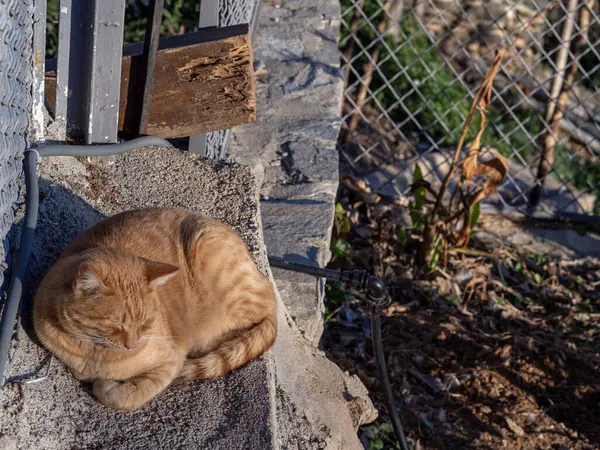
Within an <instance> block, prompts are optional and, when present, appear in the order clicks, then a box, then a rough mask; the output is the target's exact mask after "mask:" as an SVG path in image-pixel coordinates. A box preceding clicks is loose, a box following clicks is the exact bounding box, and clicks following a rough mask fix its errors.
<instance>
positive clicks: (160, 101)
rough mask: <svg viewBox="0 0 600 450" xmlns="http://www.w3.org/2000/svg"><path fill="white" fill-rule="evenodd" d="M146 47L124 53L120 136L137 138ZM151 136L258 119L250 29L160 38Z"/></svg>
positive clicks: (50, 98) (49, 86) (49, 75)
mask: <svg viewBox="0 0 600 450" xmlns="http://www.w3.org/2000/svg"><path fill="white" fill-rule="evenodd" d="M142 53H143V43H136V44H128V45H126V46H125V47H124V48H123V60H122V69H121V96H120V104H119V131H126V132H129V133H132V134H137V131H138V129H137V127H138V123H137V121H138V119H137V118H139V108H140V107H141V106H142V105H141V104H139V103H140V102H139V100H138V99H139V98H140V97H139V91H138V90H139V89H143V82H142V81H143V76H142V70H143V61H142ZM156 59H157V61H156V69H155V72H154V85H153V89H152V100H151V103H150V113H149V117H148V128H147V133H148V134H150V135H154V136H160V137H163V138H175V137H185V136H191V135H195V134H199V133H205V132H208V131H217V130H224V129H228V128H231V127H233V126H236V125H242V124H245V123H249V122H253V121H254V120H255V119H256V97H255V91H254V73H253V68H252V44H251V40H250V32H249V26H248V25H247V24H244V25H236V26H232V27H225V28H214V29H207V30H202V31H200V32H196V33H188V34H183V35H179V36H169V37H165V38H161V39H160V43H159V50H158V54H157V57H156ZM46 101H47V103H48V105H50V107H51V108H54V104H55V101H56V63H55V62H54V61H48V63H47V72H46Z"/></svg>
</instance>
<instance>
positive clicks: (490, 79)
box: [416, 0, 560, 267]
mask: <svg viewBox="0 0 600 450" xmlns="http://www.w3.org/2000/svg"><path fill="white" fill-rule="evenodd" d="M558 1H560V0H554V1H553V2H551V3H549V4H548V5H546V7H545V8H543V9H542V10H540V11H538V12H537V14H535V15H534V16H533V17H532V18H531V19H530V20H529V22H528V23H527V24H526V25H525V26H524V27H523V30H522V31H521V33H519V35H518V36H517V37H516V38H515V39H513V40H512V42H511V43H510V44H509V46H508V47H507V48H506V49H500V50H499V51H498V53H497V54H496V59H495V60H494V63H493V65H492V67H490V68H489V69H488V72H487V74H486V77H485V79H484V80H483V82H482V84H481V87H480V88H479V90H478V91H477V94H476V95H475V99H474V100H473V103H472V105H471V108H470V109H469V114H468V116H467V119H466V121H465V124H464V125H463V129H462V133H461V135H460V138H459V141H458V145H457V146H456V150H455V152H454V156H453V158H452V162H451V164H450V167H449V169H448V173H447V174H446V176H445V177H444V179H443V181H442V185H441V186H440V189H439V191H438V194H437V197H436V199H435V204H434V206H433V209H432V210H431V212H430V213H429V214H427V215H426V216H425V221H424V222H425V223H424V229H423V240H422V242H421V248H420V251H419V252H418V254H417V257H416V261H417V265H418V266H420V267H423V266H424V264H425V260H426V255H427V251H428V249H429V247H430V245H431V241H432V239H433V235H434V234H435V230H436V223H435V221H436V217H437V214H438V211H439V208H440V206H441V203H442V200H443V198H444V194H445V192H446V189H447V187H448V183H449V182H450V179H451V178H452V176H453V175H454V172H455V170H456V167H457V163H458V159H459V157H460V152H461V150H462V148H463V145H464V141H465V139H466V136H467V134H468V132H469V127H470V125H471V121H472V119H473V114H474V112H475V110H476V109H477V110H478V111H479V112H480V115H481V119H482V122H481V125H482V126H480V128H479V132H478V134H477V136H476V140H475V141H474V143H476V145H477V147H479V140H480V139H481V135H482V134H483V131H484V128H485V120H486V119H485V109H486V107H487V105H488V104H489V103H490V101H491V94H492V88H493V83H494V79H495V77H496V74H497V72H498V70H499V68H500V65H501V64H502V61H503V60H504V57H505V56H506V54H507V52H512V51H513V49H514V44H515V42H517V41H519V40H520V39H521V37H522V36H523V35H524V34H525V32H526V31H527V30H528V29H529V28H530V27H531V25H532V24H533V23H534V22H535V21H537V20H538V18H539V17H540V16H541V15H542V14H545V13H547V12H548V11H550V10H551V9H553V8H554V7H555V6H556V5H557V4H558ZM473 150H475V151H476V152H477V153H478V152H479V148H475V145H471V149H470V151H473ZM474 156H476V155H474ZM482 194H483V191H480V192H479V193H478V194H477V196H476V197H475V199H474V200H476V201H471V202H470V204H471V206H472V205H473V204H475V203H477V202H478V201H480V200H481V198H482ZM483 195H485V194H483ZM453 198H454V196H453ZM450 206H451V205H450ZM469 213H470V212H467V213H466V214H465V215H464V217H465V218H464V222H465V223H464V224H463V227H464V226H468V222H469V221H468V220H467V218H468V216H469ZM464 231H465V228H463V233H461V234H463V235H464ZM466 243H468V239H466V240H465V239H463V242H461V244H462V245H465V244H466Z"/></svg>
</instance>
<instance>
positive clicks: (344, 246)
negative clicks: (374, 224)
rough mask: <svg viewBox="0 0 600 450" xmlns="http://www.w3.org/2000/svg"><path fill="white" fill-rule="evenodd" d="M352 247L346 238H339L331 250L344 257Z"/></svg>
mask: <svg viewBox="0 0 600 450" xmlns="http://www.w3.org/2000/svg"><path fill="white" fill-rule="evenodd" d="M349 249H350V243H349V242H348V241H346V240H345V239H338V240H337V241H335V243H334V244H333V245H332V247H331V251H332V252H333V253H335V254H336V255H338V256H341V257H344V256H346V253H348V250H349Z"/></svg>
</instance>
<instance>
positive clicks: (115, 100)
mask: <svg viewBox="0 0 600 450" xmlns="http://www.w3.org/2000/svg"><path fill="white" fill-rule="evenodd" d="M69 12H70V24H69V26H66V27H65V26H62V24H61V28H63V29H67V30H68V31H69V32H70V44H69V48H68V52H67V53H68V67H69V70H68V76H67V79H68V86H66V87H65V86H64V85H63V86H62V89H63V92H62V93H61V95H64V93H65V92H66V93H67V101H66V103H67V109H66V122H67V132H68V134H69V135H70V136H72V137H85V141H86V143H87V144H93V143H114V142H116V141H117V125H118V114H119V95H120V87H121V58H122V52H123V29H124V21H125V2H124V1H123V0H89V1H82V0H78V1H75V2H72V3H71V9H70V10H68V11H67V16H66V17H65V19H67V18H69V17H68V15H69V14H68V13H69ZM62 18H63V16H62V15H61V19H62ZM60 51H61V50H60V49H59V52H60ZM63 58H66V56H63ZM59 59H60V57H59ZM63 63H64V59H63ZM63 70H64V68H63ZM57 94H58V92H57Z"/></svg>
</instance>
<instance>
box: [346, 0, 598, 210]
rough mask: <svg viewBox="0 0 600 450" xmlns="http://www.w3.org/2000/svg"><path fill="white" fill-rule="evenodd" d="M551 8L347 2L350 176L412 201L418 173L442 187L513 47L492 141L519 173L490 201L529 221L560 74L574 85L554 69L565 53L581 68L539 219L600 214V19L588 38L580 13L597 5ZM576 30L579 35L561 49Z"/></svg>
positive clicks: (536, 2) (482, 1)
mask: <svg viewBox="0 0 600 450" xmlns="http://www.w3.org/2000/svg"><path fill="white" fill-rule="evenodd" d="M549 3H550V2H549V1H545V0H528V1H526V2H517V1H515V0H412V1H411V0H404V1H402V0H389V1H385V0H342V38H341V41H340V45H341V48H342V52H343V58H342V62H343V65H344V67H345V70H346V80H347V84H346V90H345V104H344V109H343V123H344V133H343V136H342V138H341V140H340V152H341V156H342V158H341V160H342V166H343V167H342V170H344V171H346V172H351V173H353V174H355V175H356V174H360V176H361V177H363V178H364V179H366V180H367V181H368V182H369V183H370V184H371V185H372V188H373V189H375V190H377V191H379V192H380V193H383V194H389V195H394V196H404V195H407V194H408V192H409V189H410V183H411V174H412V170H413V169H414V165H415V164H417V163H418V164H419V165H420V166H421V168H422V169H423V171H424V172H425V173H426V174H427V175H426V178H427V177H429V178H430V181H433V182H440V181H441V179H442V178H443V177H444V175H445V173H446V171H447V168H448V158H449V157H451V155H452V153H453V152H454V148H455V146H456V144H457V141H458V136H459V134H460V132H461V130H462V127H463V124H464V122H465V120H466V116H467V114H468V109H469V107H470V105H471V102H472V100H473V98H474V95H475V92H476V90H477V87H478V86H479V84H480V82H481V80H482V79H483V77H484V76H485V73H486V72H487V69H488V66H489V64H490V63H491V61H493V58H494V56H495V53H496V51H497V50H498V49H500V48H507V47H508V46H509V45H510V43H511V42H514V45H513V52H512V54H511V55H510V56H509V57H507V58H506V60H505V61H504V63H503V64H502V67H501V70H500V71H499V73H498V76H497V77H496V81H495V83H494V90H493V94H494V97H493V104H492V105H491V106H490V108H489V111H488V119H490V123H489V125H488V131H486V133H485V134H484V139H483V145H484V146H485V147H486V148H488V149H490V150H495V151H498V152H500V153H502V154H504V155H505V156H507V157H508V158H509V160H510V166H509V168H510V171H509V175H508V176H507V178H506V179H505V181H504V183H503V184H502V185H501V186H500V188H499V190H498V192H497V194H496V195H494V196H493V197H492V198H490V199H488V202H489V203H491V204H492V205H494V206H495V207H496V208H499V209H502V208H507V207H509V208H517V209H520V210H523V211H527V210H529V208H530V205H529V199H530V196H531V193H532V190H533V189H534V188H535V187H536V186H537V185H539V184H540V181H539V180H538V165H539V162H540V159H541V157H542V150H543V140H544V138H545V137H546V135H547V134H548V133H550V132H551V128H550V124H549V123H548V122H549V121H547V120H546V118H545V117H546V112H545V110H546V107H547V104H548V103H549V98H550V93H551V85H552V83H553V80H554V78H555V77H556V76H557V75H556V74H557V73H559V74H561V75H564V70H565V68H557V66H556V61H557V55H558V53H559V52H560V51H561V47H564V50H568V53H567V55H568V59H567V66H566V67H567V69H568V67H569V66H570V65H571V64H575V65H576V66H577V76H576V77H575V82H574V83H573V86H567V87H566V90H568V102H567V105H566V107H565V111H564V118H563V120H562V122H561V127H560V131H559V133H558V135H557V139H558V144H557V145H556V146H555V147H554V158H555V163H554V165H553V167H552V171H551V173H550V174H548V175H546V177H545V180H544V189H543V197H542V201H540V202H539V204H538V208H540V209H541V210H543V211H544V212H545V213H546V214H551V215H560V214H562V213H579V214H600V200H599V198H600V162H599V161H598V157H599V155H600V9H599V6H598V3H596V4H595V6H594V8H593V9H591V10H590V9H588V11H589V12H590V22H589V25H587V26H586V29H585V30H582V29H581V28H580V26H579V12H580V11H581V10H582V8H587V5H588V3H589V2H588V1H584V0H578V2H577V4H576V11H577V13H576V14H574V15H573V14H572V15H571V16H569V15H568V7H567V2H566V1H565V2H564V3H558V4H556V5H554V8H548V6H549ZM550 6H552V5H550ZM540 11H542V12H541V13H540ZM568 20H572V22H571V23H572V24H573V25H574V26H573V33H572V36H571V38H570V40H569V42H563V40H564V39H563V38H562V33H563V28H564V25H565V23H566V22H567V21H568ZM578 41H579V42H578ZM579 44H581V45H579ZM564 50H563V52H564ZM574 52H575V53H576V54H574ZM550 101H552V102H553V104H554V103H555V99H553V100H550ZM471 136H472V134H471Z"/></svg>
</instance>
